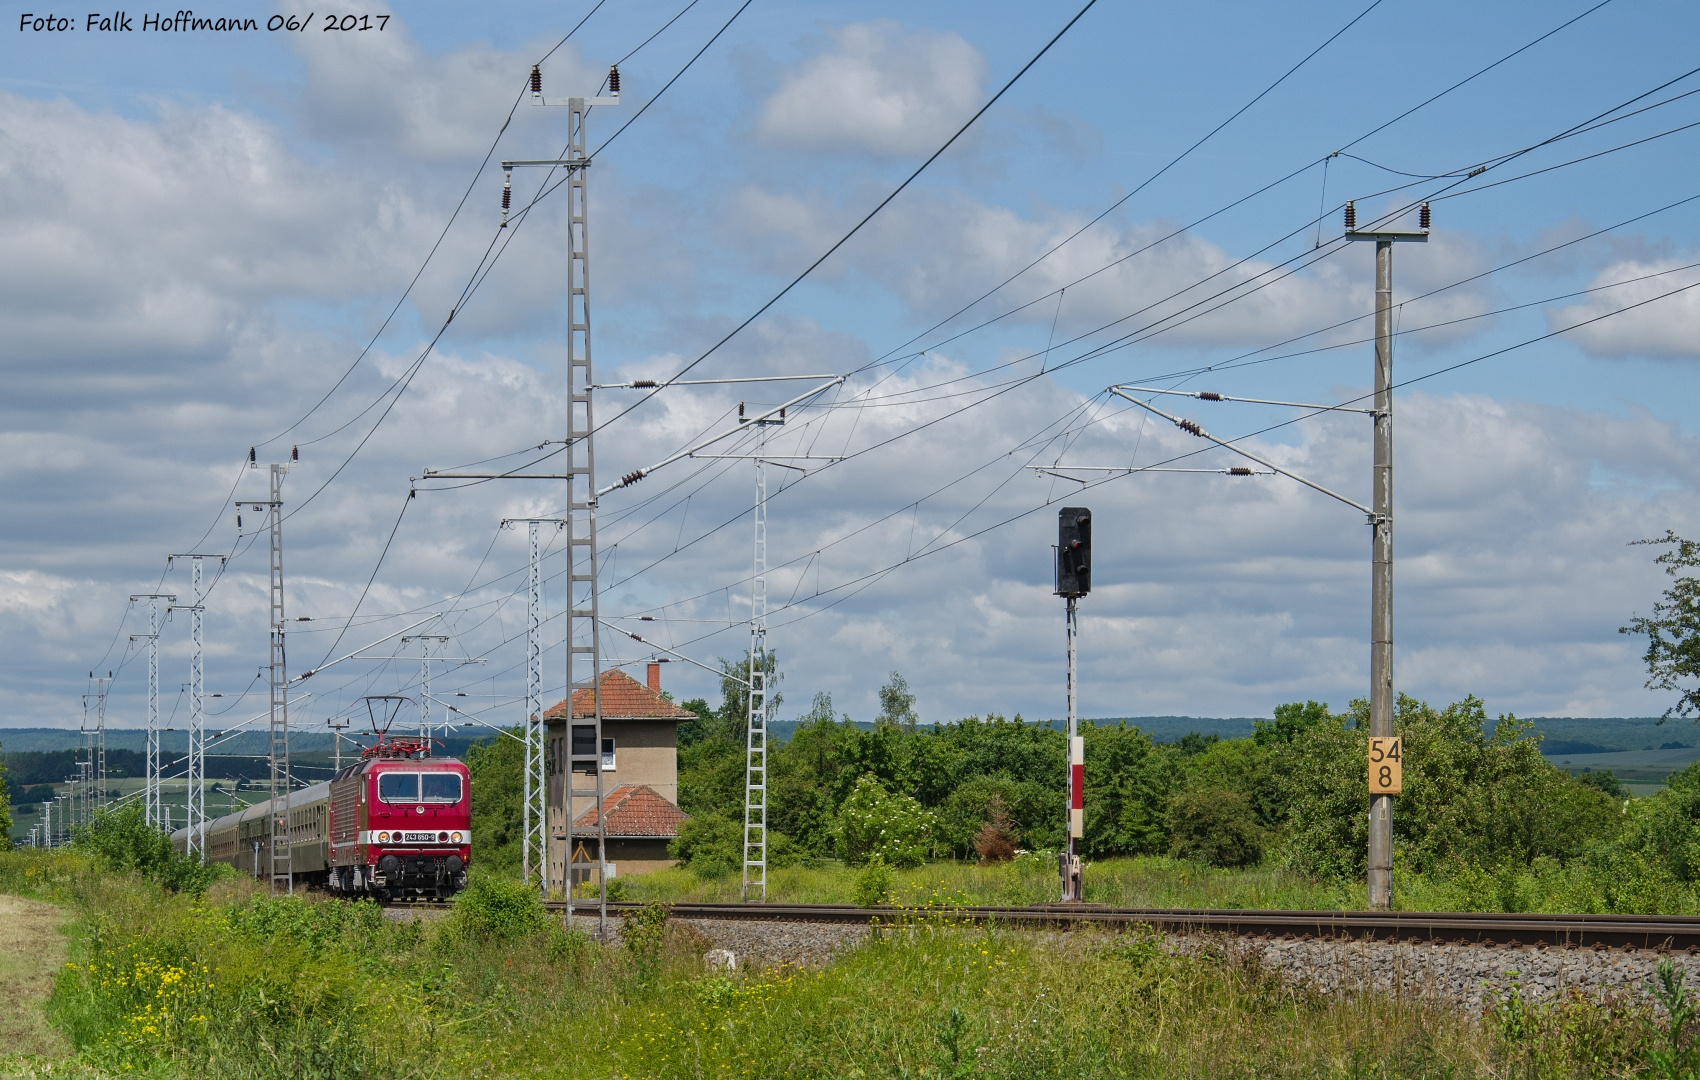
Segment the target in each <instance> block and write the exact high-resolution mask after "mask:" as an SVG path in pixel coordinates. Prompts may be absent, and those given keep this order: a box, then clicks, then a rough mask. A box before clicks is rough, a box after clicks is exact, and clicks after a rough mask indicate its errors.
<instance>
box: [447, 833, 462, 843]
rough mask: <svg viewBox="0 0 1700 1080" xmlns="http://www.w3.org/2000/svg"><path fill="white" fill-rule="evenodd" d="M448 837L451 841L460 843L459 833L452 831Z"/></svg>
mask: <svg viewBox="0 0 1700 1080" xmlns="http://www.w3.org/2000/svg"><path fill="white" fill-rule="evenodd" d="M449 839H450V840H451V841H453V842H454V843H457V844H458V843H460V833H454V834H452V835H450V837H449Z"/></svg>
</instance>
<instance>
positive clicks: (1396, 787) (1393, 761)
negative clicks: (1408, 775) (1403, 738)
mask: <svg viewBox="0 0 1700 1080" xmlns="http://www.w3.org/2000/svg"><path fill="white" fill-rule="evenodd" d="M1404 756H1405V755H1404V748H1403V747H1402V746H1401V745H1400V742H1399V740H1398V739H1397V738H1392V739H1371V740H1370V741H1369V790H1370V794H1372V795H1397V794H1399V792H1400V790H1401V789H1402V787H1403V785H1404V768H1403V764H1404Z"/></svg>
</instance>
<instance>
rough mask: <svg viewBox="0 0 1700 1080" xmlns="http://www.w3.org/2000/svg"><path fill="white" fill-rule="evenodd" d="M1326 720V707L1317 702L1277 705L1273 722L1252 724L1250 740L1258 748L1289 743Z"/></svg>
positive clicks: (1295, 702) (1257, 721) (1265, 721)
mask: <svg viewBox="0 0 1700 1080" xmlns="http://www.w3.org/2000/svg"><path fill="white" fill-rule="evenodd" d="M1328 718H1329V717H1328V706H1326V705H1324V704H1322V703H1321V702H1318V701H1306V702H1304V703H1302V704H1301V703H1299V702H1297V701H1294V702H1289V703H1288V704H1286V705H1277V706H1275V719H1274V720H1273V721H1270V720H1255V721H1253V722H1252V725H1251V726H1252V738H1253V739H1255V740H1257V745H1259V746H1273V745H1276V744H1285V743H1290V742H1292V741H1293V740H1294V739H1296V738H1298V737H1299V736H1300V735H1302V734H1303V733H1304V732H1306V731H1309V730H1310V729H1311V728H1313V727H1315V726H1316V725H1318V724H1321V723H1325V722H1326V721H1327V720H1328Z"/></svg>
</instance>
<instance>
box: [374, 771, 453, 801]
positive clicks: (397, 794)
mask: <svg viewBox="0 0 1700 1080" xmlns="http://www.w3.org/2000/svg"><path fill="white" fill-rule="evenodd" d="M456 779H457V780H458V779H459V777H456ZM378 798H380V799H382V800H384V801H385V802H418V801H419V774H418V773H413V772H387V773H379V774H378Z"/></svg>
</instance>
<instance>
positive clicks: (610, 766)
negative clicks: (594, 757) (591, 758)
mask: <svg viewBox="0 0 1700 1080" xmlns="http://www.w3.org/2000/svg"><path fill="white" fill-rule="evenodd" d="M602 771H603V772H613V771H614V740H613V739H603V740H602Z"/></svg>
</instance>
